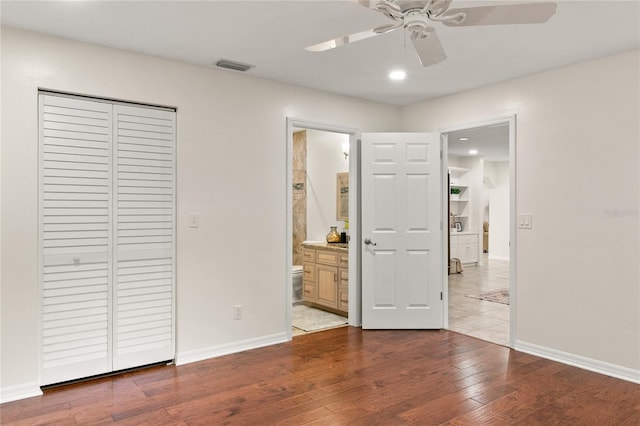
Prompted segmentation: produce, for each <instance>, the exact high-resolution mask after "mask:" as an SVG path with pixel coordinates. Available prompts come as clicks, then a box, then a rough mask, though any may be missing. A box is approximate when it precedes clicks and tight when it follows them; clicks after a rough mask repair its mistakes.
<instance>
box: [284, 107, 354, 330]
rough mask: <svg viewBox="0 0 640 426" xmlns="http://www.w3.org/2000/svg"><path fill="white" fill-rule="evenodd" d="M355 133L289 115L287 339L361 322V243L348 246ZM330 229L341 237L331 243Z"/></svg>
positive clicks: (350, 233) (351, 229)
mask: <svg viewBox="0 0 640 426" xmlns="http://www.w3.org/2000/svg"><path fill="white" fill-rule="evenodd" d="M358 134H359V131H358V130H356V129H350V128H343V127H340V126H333V125H324V124H319V123H313V122H306V121H301V120H295V119H287V188H288V189H287V201H288V202H287V239H286V241H287V248H286V250H287V261H286V267H287V274H286V276H287V282H286V295H287V304H286V310H287V314H286V318H287V330H288V333H290V335H289V338H292V337H293V336H294V335H298V334H304V333H306V332H313V331H319V330H323V329H327V328H332V327H336V326H342V325H345V324H347V323H348V324H349V325H359V321H360V319H359V318H360V303H359V301H360V281H359V268H358V265H359V248H358V247H357V245H350V244H349V239H351V240H353V241H358V238H359V237H358V226H359V225H358V212H359V207H358V203H357V200H358V178H357V175H358V173H357V168H358V161H357V156H358V151H359V150H358V138H357V135H358ZM350 213H351V214H350ZM332 227H335V228H336V231H337V232H338V238H341V239H340V240H339V241H335V242H331V243H329V242H328V241H327V234H328V233H329V232H330V230H332ZM343 233H344V237H343V236H342V235H341V234H343ZM342 238H344V239H345V241H342ZM350 266H351V267H350ZM349 301H352V302H351V303H349Z"/></svg>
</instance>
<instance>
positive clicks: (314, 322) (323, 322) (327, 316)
mask: <svg viewBox="0 0 640 426" xmlns="http://www.w3.org/2000/svg"><path fill="white" fill-rule="evenodd" d="M292 322H293V326H294V327H296V328H299V329H301V330H304V331H316V330H323V329H325V328H332V327H337V326H339V325H345V324H346V323H347V319H346V318H345V317H341V316H340V315H336V314H332V313H331V312H325V311H321V310H320V309H314V308H310V307H308V306H305V305H294V306H293V311H292Z"/></svg>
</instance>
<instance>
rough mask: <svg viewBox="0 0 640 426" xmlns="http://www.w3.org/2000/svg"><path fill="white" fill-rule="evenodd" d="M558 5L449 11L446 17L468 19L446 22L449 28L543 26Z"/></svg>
mask: <svg viewBox="0 0 640 426" xmlns="http://www.w3.org/2000/svg"><path fill="white" fill-rule="evenodd" d="M556 7H557V5H556V3H551V2H549V3H525V4H505V5H499V6H480V7H467V8H460V9H449V10H448V11H447V13H446V16H452V15H455V14H458V13H464V14H465V15H466V18H465V19H464V20H463V21H462V22H460V23H456V22H454V21H449V22H447V21H444V22H443V24H444V25H447V26H449V27H469V26H472V25H507V24H541V23H543V22H547V21H548V20H549V19H550V18H551V17H552V16H553V15H554V14H555V13H556Z"/></svg>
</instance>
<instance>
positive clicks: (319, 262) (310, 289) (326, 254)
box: [303, 246, 349, 315]
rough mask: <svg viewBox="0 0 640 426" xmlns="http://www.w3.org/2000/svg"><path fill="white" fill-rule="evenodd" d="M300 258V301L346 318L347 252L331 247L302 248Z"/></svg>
mask: <svg viewBox="0 0 640 426" xmlns="http://www.w3.org/2000/svg"><path fill="white" fill-rule="evenodd" d="M303 258H304V265H303V266H304V276H303V298H304V301H305V302H307V304H309V305H317V306H318V307H322V308H329V310H333V311H336V312H338V313H341V314H345V315H346V314H347V311H348V310H349V254H348V252H346V251H344V250H341V249H337V248H333V247H331V246H316V247H311V246H305V247H304V249H303Z"/></svg>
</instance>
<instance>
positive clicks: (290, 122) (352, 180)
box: [284, 117, 362, 340]
mask: <svg viewBox="0 0 640 426" xmlns="http://www.w3.org/2000/svg"><path fill="white" fill-rule="evenodd" d="M294 128H302V129H307V130H320V131H323V132H331V133H342V134H347V135H349V212H350V213H349V237H350V241H352V242H353V244H350V245H349V313H348V315H349V325H350V326H354V327H358V326H360V324H361V323H362V300H361V299H362V283H361V266H360V259H361V249H362V248H361V247H360V244H358V242H359V241H360V231H361V230H360V130H359V129H356V128H353V127H345V126H340V125H335V124H325V123H319V122H314V121H307V120H301V119H297V118H293V117H286V132H287V138H286V140H287V146H286V156H287V157H286V165H287V166H286V168H287V170H286V207H285V209H286V212H287V213H286V226H285V232H286V235H285V265H284V266H285V277H286V280H285V292H286V293H285V303H286V310H285V312H286V313H285V326H286V333H287V340H291V339H292V338H293V329H292V308H293V305H292V304H293V279H292V274H291V265H292V264H293V240H292V234H293V129H294Z"/></svg>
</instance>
